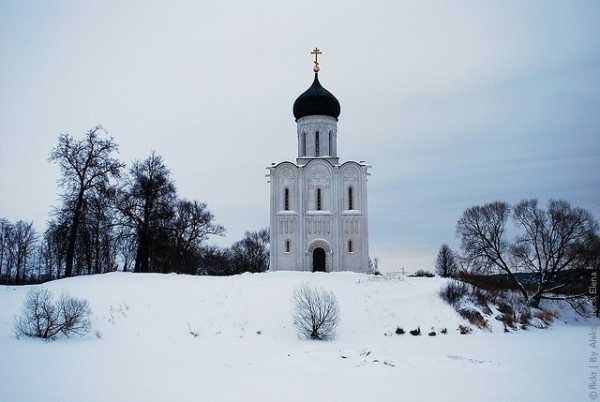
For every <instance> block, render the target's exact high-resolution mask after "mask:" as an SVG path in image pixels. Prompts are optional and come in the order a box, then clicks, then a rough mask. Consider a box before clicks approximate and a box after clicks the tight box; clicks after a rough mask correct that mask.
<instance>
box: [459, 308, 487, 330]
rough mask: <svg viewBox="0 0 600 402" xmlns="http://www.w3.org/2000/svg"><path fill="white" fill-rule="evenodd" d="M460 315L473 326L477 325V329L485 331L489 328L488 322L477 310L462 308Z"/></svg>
mask: <svg viewBox="0 0 600 402" xmlns="http://www.w3.org/2000/svg"><path fill="white" fill-rule="evenodd" d="M458 314H460V316H461V317H463V318H464V319H466V320H467V321H469V323H471V324H472V325H475V326H476V327H477V328H480V329H483V328H487V326H488V323H487V320H486V319H485V318H483V316H482V315H481V313H480V312H479V311H477V310H474V309H471V308H462V309H459V310H458Z"/></svg>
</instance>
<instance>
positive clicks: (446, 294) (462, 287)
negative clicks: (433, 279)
mask: <svg viewBox="0 0 600 402" xmlns="http://www.w3.org/2000/svg"><path fill="white" fill-rule="evenodd" d="M468 292H469V287H468V285H467V284H466V283H464V282H459V281H450V282H448V284H447V285H446V286H444V287H443V288H442V289H441V290H440V297H441V298H442V299H444V300H446V301H447V302H448V304H451V305H455V304H456V303H457V302H458V301H459V300H460V299H462V297H463V296H464V295H466V294H467V293H468Z"/></svg>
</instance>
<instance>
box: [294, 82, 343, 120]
mask: <svg viewBox="0 0 600 402" xmlns="http://www.w3.org/2000/svg"><path fill="white" fill-rule="evenodd" d="M313 115H324V116H331V117H334V118H336V119H337V118H338V116H339V115H340V102H338V100H337V99H336V98H335V96H333V94H332V93H331V92H329V91H328V90H326V89H325V88H323V87H322V86H321V83H320V82H319V74H318V73H317V72H315V80H314V81H313V83H312V85H311V86H310V88H308V89H307V90H306V91H304V92H303V93H302V94H301V95H300V96H299V97H298V99H296V101H295V102H294V117H295V118H296V120H298V119H300V118H302V117H304V116H313Z"/></svg>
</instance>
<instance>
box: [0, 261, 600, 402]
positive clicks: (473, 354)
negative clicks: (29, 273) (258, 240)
mask: <svg viewBox="0 0 600 402" xmlns="http://www.w3.org/2000/svg"><path fill="white" fill-rule="evenodd" d="M303 283H309V284H314V285H318V286H320V287H322V288H324V289H328V290H333V291H334V292H335V294H336V295H337V297H338V301H339V304H340V316H341V322H340V325H339V328H338V332H337V337H336V339H335V340H334V341H328V342H315V341H308V340H302V339H298V337H297V336H296V333H295V330H294V327H293V325H292V322H291V310H292V302H291V298H292V293H293V290H294V288H296V287H298V286H300V285H301V284H303ZM442 284H443V280H442V279H437V278H435V279H428V278H406V279H405V280H400V279H399V278H395V279H394V278H382V277H372V276H366V275H360V274H351V273H335V274H309V273H290V272H288V273H266V274H253V275H252V274H245V275H239V276H234V277H222V278H216V277H190V276H182V275H174V274H173V275H155V274H145V275H142V274H127V273H112V274H106V275H100V276H93V277H77V278H71V279H66V280H60V281H55V282H51V283H48V284H45V285H42V286H46V287H47V288H49V289H50V290H52V291H53V292H54V293H56V294H60V293H61V292H67V293H69V294H70V295H72V296H77V297H85V298H87V299H88V300H89V302H90V304H91V307H92V310H93V317H92V324H93V327H92V331H91V332H90V334H89V335H87V336H86V337H84V338H78V337H75V338H71V339H64V338H60V339H58V340H56V341H54V342H49V343H47V342H43V341H39V340H34V339H21V340H17V339H16V338H15V336H14V333H13V326H14V325H13V324H14V316H15V315H16V314H18V313H19V312H20V309H21V304H22V301H23V299H24V297H25V294H26V293H27V290H28V288H30V287H29V286H27V287H9V286H0V306H1V307H0V357H1V361H0V402H45V401H56V402H59V401H60V402H88V401H89V402H93V401H106V402H119V401H123V402H134V401H144V402H152V401H178V402H179V401H181V402H183V401H260V402H268V401H277V402H279V401H310V402H318V401H344V402H353V401H460V402H469V401H473V402H475V401H477V402H481V401H506V402H518V401H523V402H534V401H544V402H549V401H556V402H565V401H573V402H575V401H587V400H590V399H589V397H588V383H589V379H588V377H589V376H590V374H591V369H590V368H589V359H590V357H591V355H592V351H593V349H592V346H590V340H591V333H592V332H593V331H594V328H595V327H594V325H595V323H594V322H592V321H581V320H579V321H576V320H575V319H574V318H573V317H572V315H569V314H564V316H565V319H567V316H569V318H568V320H569V323H568V324H565V323H564V322H559V321H557V322H555V323H554V324H553V326H552V327H551V328H550V329H545V330H542V329H529V330H526V331H516V332H513V333H509V334H505V333H503V332H502V330H501V326H499V323H497V324H498V325H496V323H493V326H492V331H487V330H482V331H474V332H473V334H471V335H460V334H458V333H457V331H456V328H457V326H458V324H459V323H463V321H462V319H461V318H460V317H459V316H458V315H457V314H456V313H455V311H454V310H453V309H452V308H451V307H450V306H448V305H447V304H445V303H444V302H443V301H442V300H441V299H440V298H439V296H438V291H439V289H440V287H441V286H442ZM492 321H493V320H492ZM397 326H402V327H403V328H404V329H405V330H409V329H413V328H415V327H417V326H420V327H421V330H422V331H423V332H425V333H426V332H428V331H429V330H430V329H431V327H434V328H435V329H436V330H439V329H441V328H444V327H446V328H448V335H439V334H438V335H437V336H435V337H429V336H427V335H425V334H424V335H423V336H420V337H413V336H411V335H408V334H405V335H401V336H400V335H391V333H392V332H393V331H394V330H395V329H396V327H397ZM191 332H193V333H195V334H196V335H192V334H191ZM386 333H389V334H390V335H385V334H386ZM596 351H597V350H596Z"/></svg>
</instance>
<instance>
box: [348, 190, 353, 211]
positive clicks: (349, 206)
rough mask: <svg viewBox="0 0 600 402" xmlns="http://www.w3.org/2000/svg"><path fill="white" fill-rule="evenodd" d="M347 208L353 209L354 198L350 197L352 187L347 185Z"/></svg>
mask: <svg viewBox="0 0 600 402" xmlns="http://www.w3.org/2000/svg"><path fill="white" fill-rule="evenodd" d="M348 209H354V199H353V197H352V187H348Z"/></svg>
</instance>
